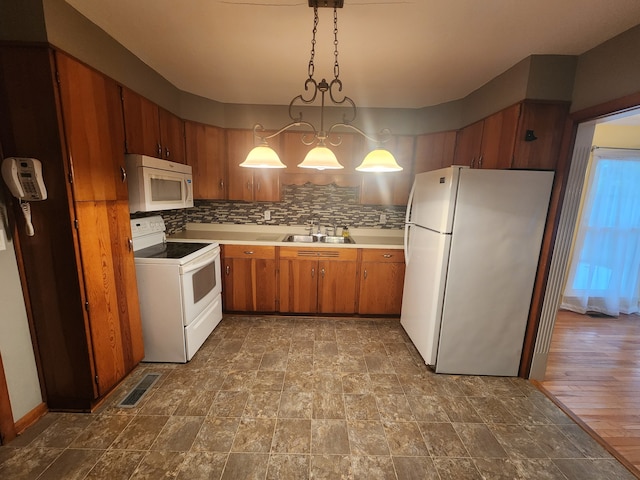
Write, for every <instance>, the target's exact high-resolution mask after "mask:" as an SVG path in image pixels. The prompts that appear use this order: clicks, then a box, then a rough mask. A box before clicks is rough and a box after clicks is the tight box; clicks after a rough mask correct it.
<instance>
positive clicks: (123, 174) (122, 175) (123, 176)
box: [120, 167, 127, 183]
mask: <svg viewBox="0 0 640 480" xmlns="http://www.w3.org/2000/svg"><path fill="white" fill-rule="evenodd" d="M120 178H121V179H122V183H124V182H126V181H127V171H126V170H125V169H124V167H120Z"/></svg>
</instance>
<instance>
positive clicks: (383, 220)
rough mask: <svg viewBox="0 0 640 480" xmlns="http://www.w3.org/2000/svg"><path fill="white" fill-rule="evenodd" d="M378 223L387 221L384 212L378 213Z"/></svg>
mask: <svg viewBox="0 0 640 480" xmlns="http://www.w3.org/2000/svg"><path fill="white" fill-rule="evenodd" d="M380 223H387V215H386V214H385V213H381V214H380Z"/></svg>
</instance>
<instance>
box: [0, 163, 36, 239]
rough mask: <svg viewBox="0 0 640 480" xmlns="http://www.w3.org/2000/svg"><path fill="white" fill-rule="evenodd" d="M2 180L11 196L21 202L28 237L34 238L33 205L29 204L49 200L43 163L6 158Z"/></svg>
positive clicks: (3, 164)
mask: <svg viewBox="0 0 640 480" xmlns="http://www.w3.org/2000/svg"><path fill="white" fill-rule="evenodd" d="M2 178H3V179H4V181H5V183H6V184H7V186H8V187H9V190H10V191H11V194H12V195H13V196H14V197H16V198H18V199H19V200H20V207H21V209H22V213H23V215H24V219H25V222H26V225H27V235H29V236H33V235H34V230H33V224H32V223H31V205H30V204H29V203H28V202H29V201H32V200H46V198H47V188H46V187H45V185H44V179H43V177H42V163H41V162H40V160H37V159H35V158H21V157H8V158H5V159H4V160H3V162H2Z"/></svg>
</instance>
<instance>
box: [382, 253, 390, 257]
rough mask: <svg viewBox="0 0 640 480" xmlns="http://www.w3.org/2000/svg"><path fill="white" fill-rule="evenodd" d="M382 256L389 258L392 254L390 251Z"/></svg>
mask: <svg viewBox="0 0 640 480" xmlns="http://www.w3.org/2000/svg"><path fill="white" fill-rule="evenodd" d="M382 256H383V257H384V258H391V257H393V255H391V254H390V253H385V254H384V255H382Z"/></svg>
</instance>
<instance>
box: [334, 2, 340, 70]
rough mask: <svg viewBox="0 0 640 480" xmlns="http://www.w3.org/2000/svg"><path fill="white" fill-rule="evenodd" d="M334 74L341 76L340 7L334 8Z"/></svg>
mask: <svg viewBox="0 0 640 480" xmlns="http://www.w3.org/2000/svg"><path fill="white" fill-rule="evenodd" d="M333 56H334V59H335V62H334V64H333V76H334V77H335V79H336V80H337V79H338V77H339V76H340V64H339V63H338V9H337V8H335V7H334V8H333Z"/></svg>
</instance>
